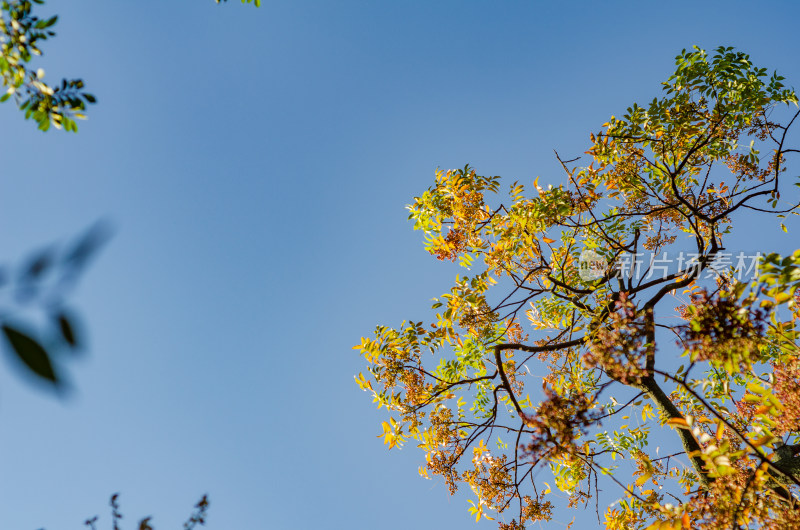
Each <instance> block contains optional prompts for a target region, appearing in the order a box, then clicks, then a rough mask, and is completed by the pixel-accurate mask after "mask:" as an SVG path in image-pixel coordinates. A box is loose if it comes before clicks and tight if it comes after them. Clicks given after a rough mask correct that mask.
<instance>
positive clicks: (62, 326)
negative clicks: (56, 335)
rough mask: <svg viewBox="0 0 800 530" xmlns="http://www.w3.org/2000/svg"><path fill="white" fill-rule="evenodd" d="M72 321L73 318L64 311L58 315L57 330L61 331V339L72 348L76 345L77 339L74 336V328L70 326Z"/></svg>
mask: <svg viewBox="0 0 800 530" xmlns="http://www.w3.org/2000/svg"><path fill="white" fill-rule="evenodd" d="M74 320H75V318H74V317H73V316H72V315H69V314H67V312H65V311H62V312H61V313H60V314H59V315H58V328H59V330H60V331H61V337H62V338H63V339H64V341H65V342H66V343H67V344H69V345H70V346H72V347H73V348H74V347H76V346H77V345H78V339H77V337H76V336H75V326H73V324H72V323H73V322H74Z"/></svg>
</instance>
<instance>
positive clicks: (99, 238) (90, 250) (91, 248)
mask: <svg viewBox="0 0 800 530" xmlns="http://www.w3.org/2000/svg"><path fill="white" fill-rule="evenodd" d="M110 236H111V228H110V227H109V225H108V223H107V222H103V221H98V222H97V223H95V224H94V225H92V226H91V227H90V228H89V229H88V230H87V231H86V232H85V233H84V234H83V235H82V236H81V237H80V238H79V239H78V241H77V242H76V243H75V244H74V245H73V246H72V248H71V249H70V250H69V251H68V252H67V254H66V256H65V259H64V261H65V263H67V264H70V265H72V266H73V267H75V268H81V267H83V266H84V265H86V262H87V261H89V259H90V258H91V257H92V254H94V253H95V252H96V251H97V249H98V248H100V247H101V246H102V245H103V244H104V243H105V242H106V241H107V240H108V239H109V237H110Z"/></svg>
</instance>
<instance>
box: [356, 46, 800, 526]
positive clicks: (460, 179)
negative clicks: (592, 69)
mask: <svg viewBox="0 0 800 530" xmlns="http://www.w3.org/2000/svg"><path fill="white" fill-rule="evenodd" d="M796 105H797V97H796V95H795V93H794V92H793V91H792V90H790V89H788V88H786V87H784V85H783V84H782V78H781V77H780V76H778V75H777V74H772V75H771V76H768V74H767V72H766V70H765V69H761V68H757V67H756V66H754V65H753V64H752V63H751V62H750V59H749V57H748V56H747V55H746V54H744V53H741V52H738V51H735V50H734V49H732V48H719V49H718V50H716V51H715V52H714V53H713V54H707V53H706V52H705V51H703V50H700V49H698V48H694V49H693V50H691V51H685V50H684V51H683V52H682V53H681V54H680V55H679V56H678V57H677V69H676V71H675V73H674V75H672V76H671V77H670V78H669V79H668V81H667V82H665V83H664V84H663V92H662V94H661V97H657V98H654V99H653V100H652V101H651V102H650V103H648V104H646V105H643V106H639V105H636V104H634V105H633V106H632V107H630V108H629V109H628V110H627V113H626V114H625V115H624V116H623V117H621V118H616V117H612V118H611V119H610V120H609V121H608V123H606V124H604V125H603V130H602V131H601V132H598V133H596V134H592V135H591V136H590V145H589V147H588V150H587V151H586V155H587V156H584V157H582V158H580V159H575V160H561V159H559V161H560V162H561V165H562V167H563V171H564V176H563V182H562V184H559V185H556V186H553V185H550V186H547V187H546V188H545V187H543V186H540V185H539V183H538V179H537V181H536V182H534V183H533V187H532V188H526V187H525V186H523V184H520V183H516V182H515V183H513V184H511V185H510V187H508V186H503V187H502V188H503V189H508V193H507V194H506V193H504V192H503V191H501V182H500V178H499V177H489V176H482V175H479V174H478V173H477V172H476V171H475V170H474V169H472V168H470V167H468V166H467V167H464V168H463V169H458V170H449V171H437V173H436V180H435V183H434V184H433V186H432V187H431V188H429V189H428V190H427V191H425V192H424V193H423V194H422V195H421V196H419V197H417V198H416V199H415V200H414V203H413V204H412V205H411V206H409V210H410V213H411V215H410V218H411V219H412V220H413V221H414V224H415V225H414V227H415V229H418V230H421V231H423V232H424V233H425V237H426V248H427V250H428V251H429V252H430V253H431V254H432V255H433V256H435V257H437V258H438V259H440V260H448V261H456V262H458V263H460V264H461V265H463V266H464V267H465V269H466V273H467V275H465V276H458V277H457V278H456V281H455V283H454V285H453V286H452V287H451V288H450V290H449V291H448V292H446V293H445V294H444V295H442V296H441V297H439V298H438V299H436V300H435V303H434V305H433V310H434V311H433V312H432V313H433V316H432V318H431V320H432V321H431V322H429V323H423V322H421V321H408V322H403V323H402V324H401V325H400V326H399V327H397V328H391V327H384V326H379V327H378V328H377V329H376V330H375V334H374V335H373V336H371V337H368V338H362V340H361V343H360V344H359V345H358V346H356V349H358V350H360V352H361V353H362V355H363V356H364V359H365V360H366V361H367V364H368V374H369V375H366V376H365V375H363V374H359V375H358V376H357V377H356V380H357V382H358V384H359V386H360V387H361V388H362V389H364V390H366V391H368V392H369V393H370V394H371V395H372V396H373V398H374V401H375V402H376V403H377V404H378V406H379V407H383V408H385V409H386V410H387V411H388V412H389V415H390V418H387V421H386V422H384V423H383V433H382V434H381V436H382V437H383V439H384V442H385V443H386V444H387V445H388V446H389V447H390V448H391V447H395V446H400V445H402V444H404V443H406V442H409V443H413V444H414V445H417V446H418V447H419V448H421V449H422V450H423V452H424V455H425V465H423V466H422V467H421V468H420V470H419V472H420V474H421V475H422V476H424V477H427V478H434V477H436V476H439V477H441V479H443V480H444V481H445V483H446V484H447V485H448V486H449V488H450V490H451V492H453V491H455V490H456V489H457V488H460V487H467V488H469V489H470V490H471V491H472V494H473V500H472V501H471V503H472V506H471V508H470V510H471V511H472V513H473V515H475V517H476V519H478V520H479V519H481V518H482V517H486V518H496V519H497V520H498V521H500V522H499V524H500V527H501V528H504V529H518V528H524V527H525V525H529V524H530V523H532V522H535V521H547V520H550V519H551V517H552V516H553V510H554V509H555V504H556V503H557V502H558V501H557V499H563V498H565V496H563V495H562V496H555V495H553V493H554V492H555V490H556V489H557V490H560V491H562V492H565V493H567V494H569V495H568V497H567V498H568V499H569V500H568V505H569V506H572V507H579V506H580V507H582V506H584V505H587V504H589V506H592V507H593V508H594V507H595V503H596V502H597V498H598V495H599V492H598V489H602V490H604V491H606V492H607V491H609V490H610V489H611V488H615V489H616V492H615V494H614V498H616V499H617V500H616V501H615V502H614V503H613V504H612V505H610V506H608V507H605V506H599V509H598V514H597V515H598V518H600V519H601V520H603V521H604V524H605V526H606V528H612V529H613V528H617V529H631V528H640V529H644V528H654V529H655V528H671V529H685V528H694V529H718V528H751V527H759V528H774V529H784V528H798V527H800V505H798V498H797V495H798V494H799V493H800V458H798V457H796V454H797V453H798V452H800V443H799V442H800V440H798V437H800V355H799V351H798V329H797V324H798V316H800V298H798V296H796V293H797V292H798V287H799V286H800V250H798V251H796V252H794V253H792V254H789V255H787V256H780V255H778V254H774V253H770V252H769V251H770V249H760V250H761V255H760V256H759V257H757V258H754V263H753V265H754V266H753V267H750V268H749V269H748V270H746V271H744V272H745V273H746V274H743V271H742V269H741V267H739V265H741V264H742V263H743V262H744V261H745V259H744V258H745V257H744V256H743V255H741V253H739V255H738V258H737V254H736V253H734V252H732V251H731V250H728V249H726V246H725V241H726V239H730V238H731V237H732V235H731V233H732V230H733V228H734V227H735V226H737V223H738V224H741V223H743V222H744V223H751V222H752V221H753V220H754V219H756V218H761V219H763V220H764V221H766V222H770V221H772V222H774V223H775V225H776V226H777V225H780V226H781V227H782V228H783V229H784V230H786V227H785V226H784V225H783V219H784V218H785V216H786V215H788V214H791V213H795V210H796V209H797V208H798V206H799V205H798V203H797V202H798V200H800V199H798V193H796V188H795V187H794V186H796V185H800V181H797V177H795V176H789V175H787V174H786V169H787V163H788V162H789V160H788V159H789V158H790V157H791V156H794V155H796V154H797V153H798V152H800V151H798V150H797V149H795V148H793V147H791V145H790V142H791V139H792V136H791V134H790V133H791V126H792V124H793V123H794V121H795V120H796V118H797V117H798V115H800V114H799V113H798V112H797V111H796ZM579 162H580V165H579ZM586 162H588V164H586ZM587 260H590V261H591V263H592V266H591V267H590V268H586V267H584V265H585V263H586V261H587ZM598 264H599V265H598ZM651 441H657V443H650V442H651ZM657 446H660V449H657ZM665 447H666V448H669V449H671V450H670V451H666V450H664V448H665ZM541 468H545V469H547V468H549V470H550V471H549V473H539V470H540V469H541ZM543 477H544V478H543ZM549 477H552V478H549ZM548 481H552V482H553V484H552V485H551V484H550V483H549V482H548ZM606 496H607V495H606ZM604 498H605V497H604ZM612 500H613V499H612Z"/></svg>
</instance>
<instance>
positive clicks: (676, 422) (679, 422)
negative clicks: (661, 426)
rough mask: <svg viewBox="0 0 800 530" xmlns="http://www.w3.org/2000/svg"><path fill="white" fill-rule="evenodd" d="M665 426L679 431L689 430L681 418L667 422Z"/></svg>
mask: <svg viewBox="0 0 800 530" xmlns="http://www.w3.org/2000/svg"><path fill="white" fill-rule="evenodd" d="M667 425H669V426H671V427H677V428H679V429H689V428H690V427H689V424H688V423H687V422H686V420H685V419H683V418H672V419H670V420H667Z"/></svg>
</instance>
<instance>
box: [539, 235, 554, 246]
mask: <svg viewBox="0 0 800 530" xmlns="http://www.w3.org/2000/svg"><path fill="white" fill-rule="evenodd" d="M542 241H544V242H545V243H547V244H548V245H549V244H550V243H555V242H556V240H555V239H550V238H549V237H543V238H542Z"/></svg>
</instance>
